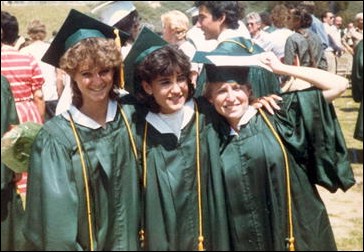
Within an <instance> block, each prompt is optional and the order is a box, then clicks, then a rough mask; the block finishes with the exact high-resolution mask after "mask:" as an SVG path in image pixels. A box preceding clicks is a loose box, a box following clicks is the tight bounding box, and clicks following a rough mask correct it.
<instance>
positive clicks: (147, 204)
mask: <svg viewBox="0 0 364 252" xmlns="http://www.w3.org/2000/svg"><path fill="white" fill-rule="evenodd" d="M146 41H147V43H146ZM165 44H166V42H165V41H163V40H161V39H160V38H159V36H158V35H156V34H155V33H153V32H151V31H149V30H148V29H147V28H144V29H143V30H142V31H141V33H140V35H139V36H138V38H137V40H136V41H135V43H134V45H133V48H132V49H131V51H130V53H129V54H128V57H127V58H126V59H125V69H126V73H127V74H126V76H128V75H129V76H133V77H135V78H132V79H133V80H132V81H129V83H130V82H131V83H133V85H134V95H135V97H136V98H137V101H138V103H139V104H140V105H142V106H143V107H144V108H146V113H145V116H140V117H139V119H140V120H139V121H138V122H137V131H138V134H137V135H138V136H141V138H140V139H138V146H141V157H142V166H143V169H142V174H143V175H142V181H143V220H142V227H143V230H142V233H143V237H144V249H145V250H156V251H176V250H177V251H194V250H203V249H206V250H229V249H230V247H229V242H228V236H227V219H226V214H225V207H224V201H223V199H224V198H223V195H222V190H221V188H222V179H221V177H220V174H221V173H220V172H219V171H220V169H221V168H220V163H219V152H218V151H219V142H218V140H219V138H218V136H217V135H216V131H214V130H213V128H212V124H211V123H210V122H209V120H210V119H209V118H211V116H210V115H209V113H215V112H214V110H213V108H212V107H211V105H210V104H208V102H205V103H203V102H202V101H201V100H195V99H193V98H192V96H193V85H192V84H191V80H190V63H189V59H188V57H187V56H186V55H185V54H183V52H182V51H180V50H178V49H177V47H174V46H170V45H165ZM131 68H134V69H132V70H130V69H131ZM128 69H129V70H130V71H129V70H128ZM131 73H133V75H131ZM127 86H128V83H127ZM139 141H140V142H139ZM215 171H217V172H216V173H215ZM220 200H221V201H220ZM219 202H220V203H219ZM221 202H222V203H221Z"/></svg>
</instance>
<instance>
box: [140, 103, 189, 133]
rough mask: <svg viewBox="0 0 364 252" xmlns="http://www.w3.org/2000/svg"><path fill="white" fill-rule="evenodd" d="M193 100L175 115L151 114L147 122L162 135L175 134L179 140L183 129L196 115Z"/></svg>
mask: <svg viewBox="0 0 364 252" xmlns="http://www.w3.org/2000/svg"><path fill="white" fill-rule="evenodd" d="M194 113H195V112H194V104H193V100H192V99H191V100H189V101H187V102H186V104H185V105H184V106H183V108H182V109H180V110H179V111H177V112H175V113H173V114H169V115H166V114H161V113H158V114H156V113H152V112H149V113H148V114H147V116H146V121H147V122H148V123H150V124H151V125H152V126H153V127H154V128H155V129H156V130H157V131H158V132H159V133H161V134H169V133H171V134H174V135H175V136H176V137H177V138H178V139H179V138H180V136H181V131H182V129H183V128H184V127H185V126H186V125H187V124H188V123H189V122H190V121H191V119H192V117H193V115H194Z"/></svg>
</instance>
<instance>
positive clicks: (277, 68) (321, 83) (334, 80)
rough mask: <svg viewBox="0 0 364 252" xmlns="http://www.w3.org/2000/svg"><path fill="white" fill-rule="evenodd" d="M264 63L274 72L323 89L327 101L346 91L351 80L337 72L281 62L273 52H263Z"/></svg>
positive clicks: (262, 59)
mask: <svg viewBox="0 0 364 252" xmlns="http://www.w3.org/2000/svg"><path fill="white" fill-rule="evenodd" d="M261 61H262V63H264V64H266V65H267V66H269V67H270V68H271V69H272V70H273V72H274V73H276V74H280V75H288V76H293V77H296V78H298V79H302V80H304V81H307V82H309V83H311V84H312V85H314V86H315V87H317V88H319V89H321V90H322V93H323V96H324V97H325V99H326V101H328V102H331V101H333V100H334V99H335V98H337V97H339V96H340V95H341V94H342V93H343V92H345V90H346V88H347V86H348V84H349V81H348V80H347V79H346V78H344V77H341V76H338V75H336V74H332V73H329V72H327V71H325V70H321V69H318V68H312V67H301V66H290V65H285V64H283V63H281V62H280V61H279V60H278V58H277V57H276V56H275V55H274V54H273V53H263V54H262V55H261Z"/></svg>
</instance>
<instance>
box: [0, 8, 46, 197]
mask: <svg viewBox="0 0 364 252" xmlns="http://www.w3.org/2000/svg"><path fill="white" fill-rule="evenodd" d="M1 30H2V36H1V74H2V75H3V76H5V77H6V79H7V80H8V81H9V83H10V88H11V91H12V93H13V96H14V100H15V106H16V110H17V113H18V118H19V123H24V122H28V121H30V122H35V123H39V124H42V123H43V122H44V117H45V102H44V98H43V92H42V85H43V83H44V78H43V75H42V71H41V69H40V67H39V65H38V63H37V61H36V59H34V57H33V56H31V55H29V54H25V53H21V52H19V51H18V50H17V49H16V48H14V44H15V41H16V39H17V37H18V32H19V24H18V20H17V19H16V17H15V16H13V15H11V14H10V13H8V12H5V11H1ZM18 176H19V180H18V181H17V188H18V192H19V193H20V195H21V197H22V199H23V200H24V201H25V196H26V186H27V173H26V172H23V173H22V174H18Z"/></svg>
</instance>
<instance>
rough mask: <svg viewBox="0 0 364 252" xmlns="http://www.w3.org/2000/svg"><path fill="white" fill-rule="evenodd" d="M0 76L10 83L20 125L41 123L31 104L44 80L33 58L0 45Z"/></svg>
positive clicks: (36, 111) (33, 104)
mask: <svg viewBox="0 0 364 252" xmlns="http://www.w3.org/2000/svg"><path fill="white" fill-rule="evenodd" d="M1 74H2V75H4V76H5V77H6V78H7V80H8V81H9V83H10V88H11V91H12V93H13V96H14V100H15V106H16V110H17V112H18V117H19V121H20V123H23V122H27V121H32V122H37V123H42V118H41V116H40V113H39V111H38V109H37V106H36V105H35V103H34V102H33V93H34V92H35V91H36V90H39V89H41V88H42V85H43V83H44V78H43V75H42V72H41V69H40V67H39V65H38V63H37V61H36V60H35V59H34V58H33V56H31V55H28V54H24V53H20V52H19V51H17V50H16V49H15V48H13V47H11V46H8V45H2V47H1Z"/></svg>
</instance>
